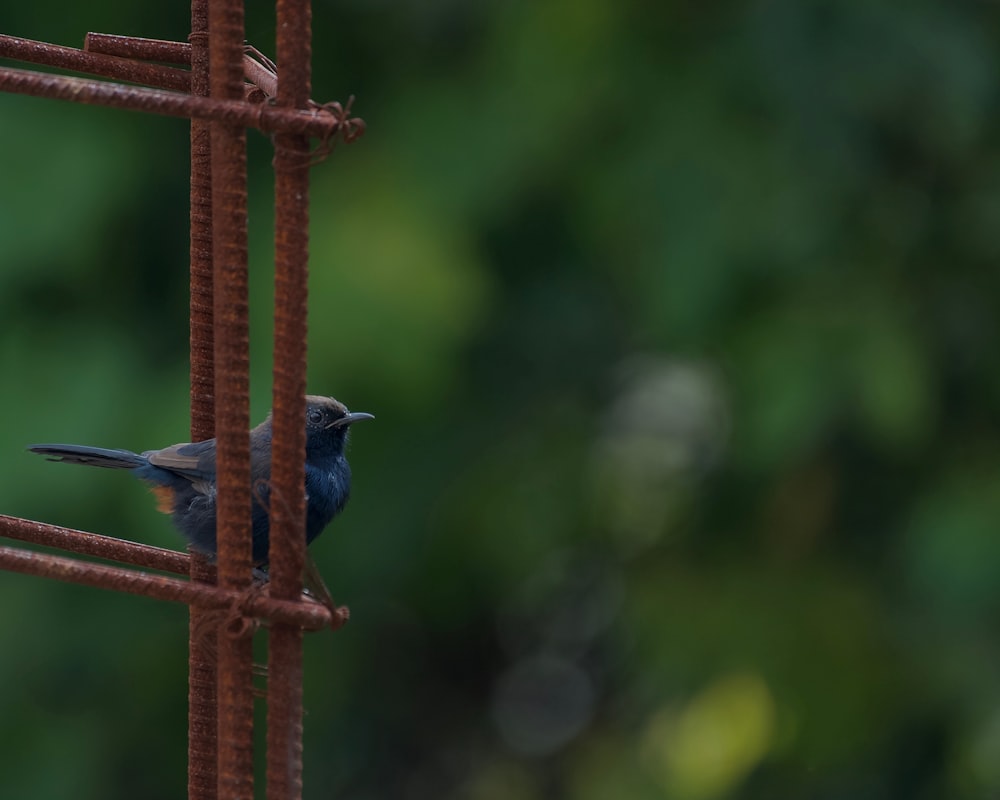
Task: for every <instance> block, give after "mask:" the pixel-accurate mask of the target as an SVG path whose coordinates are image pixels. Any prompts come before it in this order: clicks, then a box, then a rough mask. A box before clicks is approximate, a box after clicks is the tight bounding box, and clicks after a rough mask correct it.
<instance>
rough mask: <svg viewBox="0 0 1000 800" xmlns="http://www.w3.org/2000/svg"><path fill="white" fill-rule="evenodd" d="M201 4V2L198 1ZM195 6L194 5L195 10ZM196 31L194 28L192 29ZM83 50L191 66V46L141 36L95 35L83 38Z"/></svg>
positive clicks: (92, 33) (91, 34) (91, 33)
mask: <svg viewBox="0 0 1000 800" xmlns="http://www.w3.org/2000/svg"><path fill="white" fill-rule="evenodd" d="M196 2H200V0H196ZM193 6H194V4H192V8H193ZM192 31H194V28H192ZM83 49H84V50H86V51H87V52H90V53H103V54H104V55H108V56H120V57H122V58H136V59H139V60H140V61H164V62H166V63H168V64H190V63H191V45H190V44H188V43H187V42H168V41H166V40H164V39H144V38H142V37H140V36H119V35H117V34H114V33H94V32H93V31H91V32H90V33H88V34H87V35H86V36H85V37H83Z"/></svg>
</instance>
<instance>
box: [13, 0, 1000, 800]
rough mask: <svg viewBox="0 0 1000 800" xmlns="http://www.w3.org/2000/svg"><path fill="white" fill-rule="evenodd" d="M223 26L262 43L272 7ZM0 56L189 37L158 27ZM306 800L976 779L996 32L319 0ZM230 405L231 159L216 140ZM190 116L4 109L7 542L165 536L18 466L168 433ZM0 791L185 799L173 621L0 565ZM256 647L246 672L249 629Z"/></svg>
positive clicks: (631, 1) (705, 8) (882, 6)
mask: <svg viewBox="0 0 1000 800" xmlns="http://www.w3.org/2000/svg"><path fill="white" fill-rule="evenodd" d="M251 5H252V6H253V7H252V8H251V9H250V10H249V16H248V23H247V31H248V33H247V38H248V39H249V40H250V41H251V42H253V43H254V44H256V45H257V46H258V47H260V48H261V49H262V50H264V51H265V52H272V51H273V47H272V45H271V42H273V20H272V18H271V16H270V14H271V11H270V9H269V8H268V7H267V4H251ZM0 22H2V24H0V30H2V31H3V32H5V33H10V34H14V35H18V36H24V37H28V38H35V39H43V40H49V41H54V42H57V43H61V44H67V45H77V46H78V45H79V44H80V42H81V41H82V38H83V35H84V33H85V32H86V31H88V30H95V31H102V32H115V33H127V34H134V35H144V36H152V37H157V38H167V39H178V40H182V39H184V38H185V36H186V34H187V18H186V9H185V8H184V6H183V4H173V5H170V4H150V3H141V4H135V3H125V2H120V0H109V1H108V2H105V3H102V4H99V6H97V7H94V6H91V5H88V4H73V3H65V2H55V0H47V1H44V2H39V3H34V4H29V3H20V4H17V5H14V4H6V5H5V7H4V8H3V10H2V11H0ZM314 30H315V44H314V50H313V53H314V64H315V76H314V82H313V83H314V96H315V97H316V99H317V100H320V101H325V100H329V99H334V98H336V99H341V100H343V99H346V97H347V95H348V94H350V93H356V94H357V95H358V101H357V104H356V110H357V111H358V113H360V114H361V115H362V116H364V117H365V119H366V120H367V121H368V124H369V132H368V135H367V136H366V137H365V138H364V139H363V140H361V142H360V143H358V144H357V145H355V146H351V147H343V146H338V148H337V150H336V152H335V153H334V154H333V155H332V157H331V158H330V159H328V160H327V161H326V162H324V163H323V164H321V165H319V166H317V167H316V168H315V170H314V172H313V197H314V204H313V210H312V215H311V218H312V277H311V281H312V295H311V305H310V330H311V340H310V389H311V391H313V392H321V393H328V394H334V395H336V396H337V397H339V398H341V399H343V400H344V401H345V402H347V403H348V404H349V405H350V406H351V407H352V408H356V409H359V410H366V411H371V412H374V413H375V414H377V416H378V421H377V422H376V423H374V424H373V425H371V426H370V427H369V426H364V427H363V428H359V429H358V430H357V431H356V432H355V434H354V442H353V448H352V451H351V461H352V464H353V466H354V471H355V476H356V486H355V492H354V498H353V500H352V503H351V505H350V507H349V509H348V511H347V513H345V514H344V515H343V516H342V517H341V518H339V519H338V520H337V522H336V523H335V524H334V526H333V528H332V530H331V531H330V532H329V533H328V534H326V535H325V536H324V537H323V538H322V539H320V540H319V542H317V543H316V545H315V546H314V547H313V553H314V555H315V557H316V559H317V560H318V562H319V564H320V567H321V569H322V570H323V572H324V574H325V575H326V577H327V581H328V583H329V584H330V586H331V588H332V589H333V591H334V594H335V595H336V596H337V598H338V599H339V600H341V601H343V602H345V603H347V604H349V605H350V606H351V608H352V612H353V616H352V621H351V624H350V625H349V626H348V627H347V628H346V629H345V630H344V631H343V632H342V633H338V634H337V635H330V634H325V635H324V634H320V635H314V636H310V637H308V639H307V643H306V685H305V698H306V706H307V709H308V716H307V718H306V743H305V748H306V749H305V764H306V795H305V796H306V797H307V798H330V797H336V798H350V799H351V800H364V799H365V798H375V797H393V798H407V799H408V800H411V799H412V800H420V799H421V798H456V800H539V799H540V798H562V797H565V798H579V800H604V798H624V799H625V800H647V798H648V799H650V800H652V798H661V797H664V798H677V799H678V800H712V799H713V798H769V799H773V798H785V797H787V798H793V797H794V798H799V797H814V798H831V799H832V798H852V800H853V798H938V797H940V798H981V797H988V796H993V795H995V794H997V793H998V792H1000V678H998V671H997V669H996V667H995V665H996V663H998V659H1000V638H998V635H997V615H998V612H1000V535H998V531H997V520H998V519H1000V456H998V447H997V444H998V442H997V439H998V436H997V426H996V419H997V409H998V405H1000V379H998V375H1000V372H998V371H997V370H996V369H995V365H996V353H997V351H998V348H1000V329H998V323H997V319H998V314H997V310H998V309H997V297H998V290H1000V285H998V284H1000V280H998V277H997V275H998V273H997V271H996V268H995V267H996V261H997V258H998V257H1000V234H998V231H1000V116H998V111H997V109H998V105H997V97H998V88H1000V87H998V76H1000V69H998V66H1000V65H998V48H997V45H996V41H997V37H998V35H1000V16H998V15H997V12H996V8H995V7H994V6H993V5H992V4H988V3H983V2H975V0H964V1H963V2H954V3H934V2H930V0H911V2H908V3H871V2H868V1H867V0H845V1H842V2H838V3H834V2H831V0H752V1H751V2H747V3H735V2H723V3H712V4H698V3H692V2H663V3H650V2H641V1H640V0H626V1H625V2H611V0H535V1H534V2H523V1H522V2H507V3H501V2H478V3H469V2H457V0H437V2H431V3H428V2H413V0H410V1H409V2H405V1H404V2H395V3H389V2H359V1H358V0H341V1H339V2H334V1H332V0H331V1H329V2H326V1H324V2H317V3H316V5H315V9H314ZM250 145H251V148H250V159H251V162H250V163H251V167H250V169H251V179H252V185H251V194H250V220H251V237H250V239H251V242H250V243H251V261H252V277H251V283H252V286H251V293H252V312H251V313H252V317H253V331H252V348H253V368H252V369H253V375H252V394H253V408H254V418H255V419H256V420H259V419H260V418H262V417H263V415H264V414H265V413H266V410H267V408H268V405H269V396H270V365H271V361H272V354H271V344H270V335H271V322H270V302H271V299H272V296H273V291H272V288H271V272H270V267H269V263H270V260H271V257H272V250H273V242H272V234H271V229H270V226H271V222H272V219H273V211H272V208H271V206H272V202H273V195H272V190H271V182H270V180H271V179H270V148H269V144H268V142H267V141H266V139H265V138H264V137H262V136H260V135H258V134H251V142H250ZM187 179H188V157H187V126H186V124H185V123H184V122H183V121H179V120H170V119H156V118H148V117H143V116H140V115H136V114H131V113H128V112H122V111H112V110H107V109H96V108H85V107H81V106H73V105H70V104H62V103H56V102H52V101H43V100H37V99H33V98H24V97H15V96H10V95H5V96H0V182H2V186H3V191H2V193H0V242H2V245H3V256H2V264H0V374H2V375H3V376H4V402H3V410H4V414H5V416H6V419H7V424H6V425H3V426H0V472H2V475H3V482H2V485H0V512H2V513H8V514H15V515H19V516H25V517H30V518H36V519H43V520H46V521H48V522H52V523H57V524H63V525H68V526H72V527H78V528H84V529H88V530H94V531H100V532H103V533H107V534H111V535H116V536H122V537H126V538H134V539H137V540H141V541H148V542H151V543H155V544H159V545H164V546H175V547H176V546H179V544H180V543H179V541H178V537H177V536H176V535H175V534H174V532H173V531H172V529H171V528H170V525H169V522H168V520H166V519H165V518H162V517H160V516H159V515H157V514H155V513H154V511H153V503H152V501H151V498H150V497H149V496H148V495H147V493H146V492H145V491H144V490H143V489H142V487H141V486H139V485H137V484H135V483H134V482H133V481H131V479H130V478H129V477H128V476H126V475H116V474H110V473H105V472H100V471H97V470H82V469H81V470H76V469H70V468H64V467H59V466H55V465H52V464H47V463H45V462H44V461H42V460H41V459H38V458H35V457H32V456H29V455H28V454H26V453H25V452H24V450H23V448H24V446H25V445H26V444H28V443H31V442H36V441H70V442H80V443H93V444H107V445H109V446H121V447H129V448H134V449H147V448H152V447H158V446H163V445H166V444H169V443H172V442H175V441H179V440H183V439H184V438H186V436H187V418H186V408H187V351H186V348H187V316H186V315H187V272H186V261H187V248H188V244H187ZM0 602H2V608H3V611H2V612H0V685H3V686H4V687H5V691H4V692H3V693H2V695H0V697H2V699H0V796H2V797H12V798H13V797H17V798H39V799H40V800H48V798H63V797H74V798H78V799H79V800H87V799H88V798H95V799H96V798H101V800H110V799H111V798H134V797H143V798H150V799H151V800H156V798H176V797H180V796H182V795H183V792H184V786H185V775H184V771H185V753H186V743H185V732H186V727H185V725H186V722H185V703H184V698H185V697H186V682H185V681H186V679H185V669H186V649H185V642H186V637H187V625H186V615H185V611H184V609H183V608H182V607H168V606H165V605H162V604H158V603H154V602H152V601H147V600H143V599H136V598H127V597H120V596H116V595H112V594H110V593H101V592H96V591H91V590H87V589H83V588H78V587H74V586H67V585H61V584H56V583H49V582H44V581H40V580H36V579H32V578H26V577H22V576H17V575H11V574H3V575H0ZM261 644H263V643H262V642H261Z"/></svg>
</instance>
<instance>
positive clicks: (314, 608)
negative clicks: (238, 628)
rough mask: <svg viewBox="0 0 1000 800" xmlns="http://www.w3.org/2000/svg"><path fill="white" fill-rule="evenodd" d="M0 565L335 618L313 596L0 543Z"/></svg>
mask: <svg viewBox="0 0 1000 800" xmlns="http://www.w3.org/2000/svg"><path fill="white" fill-rule="evenodd" d="M0 569H6V570H9V571H10V572H20V573H22V574H24V575H36V576H39V577H43V578H55V579H56V580H61V581H66V582H68V583H78V584H81V585H83V586H93V587H96V588H99V589H111V590H114V591H118V592H127V593H128V594H137V595H143V596H145V597H152V598H154V599H157V600H169V601H170V602H174V603H188V604H189V605H197V606H199V607H201V608H208V609H214V610H220V609H221V610H233V612H234V613H242V614H244V615H246V616H249V617H253V618H254V619H260V620H271V621H272V622H281V623H284V624H286V625H297V626H299V627H301V628H302V629H304V630H309V631H318V630H321V629H323V628H326V627H328V626H330V624H331V623H332V622H333V616H332V614H331V612H330V609H328V608H327V607H326V606H324V605H323V604H322V603H317V602H314V601H304V600H298V601H290V600H277V599H272V598H271V597H269V596H267V594H265V593H262V592H247V591H245V590H244V591H237V590H233V589H224V588H221V587H216V586H210V585H206V584H203V583H192V582H190V581H185V580H180V579H178V578H171V577H169V576H167V575H154V574H152V573H147V572H137V571H134V570H128V569H122V568H120V567H112V566H108V565H106V564H95V563H93V562H90V561H80V560H79V559H76V558H67V557H65V556H55V555H50V554H49V553H36V552H33V551H31V550H23V549H20V548H16V547H0ZM227 796H233V795H227Z"/></svg>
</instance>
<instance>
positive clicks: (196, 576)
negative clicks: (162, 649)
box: [84, 0, 219, 800]
mask: <svg viewBox="0 0 1000 800" xmlns="http://www.w3.org/2000/svg"><path fill="white" fill-rule="evenodd" d="M112 38H113V39H115V40H117V43H118V44H119V45H125V48H124V49H125V50H128V49H129V47H131V50H129V51H128V52H127V53H122V52H119V53H117V55H125V54H127V55H130V56H131V57H134V58H148V57H149V56H150V54H151V52H152V51H153V50H154V49H155V50H156V51H157V53H158V56H157V57H158V58H160V59H162V60H164V61H169V60H172V59H170V58H168V57H165V55H166V54H167V51H169V52H173V53H174V54H175V55H176V50H177V48H176V47H167V46H168V45H175V44H177V43H175V42H155V43H153V41H152V40H148V39H147V40H134V39H130V38H129V37H123V36H118V37H107V36H102V35H101V34H92V33H88V34H87V38H86V39H85V40H84V47H86V48H88V49H97V48H94V44H95V39H96V40H97V43H98V44H108V40H109V39H112ZM130 42H131V44H129V43H130ZM147 45H148V46H147ZM178 46H179V48H180V49H181V50H182V51H183V53H182V56H181V60H180V61H179V62H176V63H183V64H190V66H191V94H193V95H196V96H198V97H206V96H208V0H192V2H191V44H190V45H189V44H183V45H178ZM190 215H191V234H190V237H191V239H190V259H191V265H190V271H191V296H190V321H189V325H190V352H191V441H192V442H200V441H202V440H204V439H211V438H212V437H213V436H215V369H214V367H215V363H214V358H215V352H214V335H213V324H214V319H213V307H212V306H213V292H212V150H211V137H210V134H209V123H208V122H206V121H205V120H201V119H192V120H191V210H190ZM190 574H191V580H192V581H196V582H202V583H208V582H211V583H214V582H215V580H216V575H215V569H214V568H211V570H210V567H209V565H208V563H207V562H206V561H205V559H204V558H203V557H201V556H199V555H197V554H192V557H191V573H190ZM209 613H210V612H207V611H205V610H204V609H201V608H198V607H197V606H191V612H190V618H189V622H188V800H216V798H217V797H218V796H219V795H218V791H219V768H218V767H219V702H218V684H219V673H218V663H217V661H216V654H217V653H218V652H219V642H218V630H213V629H212V626H210V625H209V624H207V623H208V619H207V618H208V614H209Z"/></svg>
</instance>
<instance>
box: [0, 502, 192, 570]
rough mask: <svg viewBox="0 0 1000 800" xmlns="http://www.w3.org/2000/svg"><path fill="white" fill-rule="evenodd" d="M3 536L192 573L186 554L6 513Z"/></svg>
mask: <svg viewBox="0 0 1000 800" xmlns="http://www.w3.org/2000/svg"><path fill="white" fill-rule="evenodd" d="M0 536H4V537H6V538H8V539H17V540H18V541H22V542H32V543H33V544H40V545H43V546H45V547H58V548H59V549H60V550H67V551H69V552H71V553H82V554H84V555H88V556H96V557H97V558H106V559H108V560H109V561H119V562H121V563H123V564H133V565H135V566H137V567H144V568H145V569H158V570H162V571H164V572H174V573H177V574H179V575H186V574H187V572H188V562H189V558H188V556H187V555H186V554H185V553H178V552H176V551H175V550H165V549H164V548H162V547H152V546H150V545H148V544H139V543H137V542H129V541H126V540H124V539H115V538H113V537H111V536H101V535H100V534H97V533H88V532H86V531H77V530H73V529H72V528H61V527H59V526H58V525H46V524H45V523H43V522H35V521H33V520H30V519H20V518H19V517H8V516H7V515H5V514H0Z"/></svg>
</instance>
